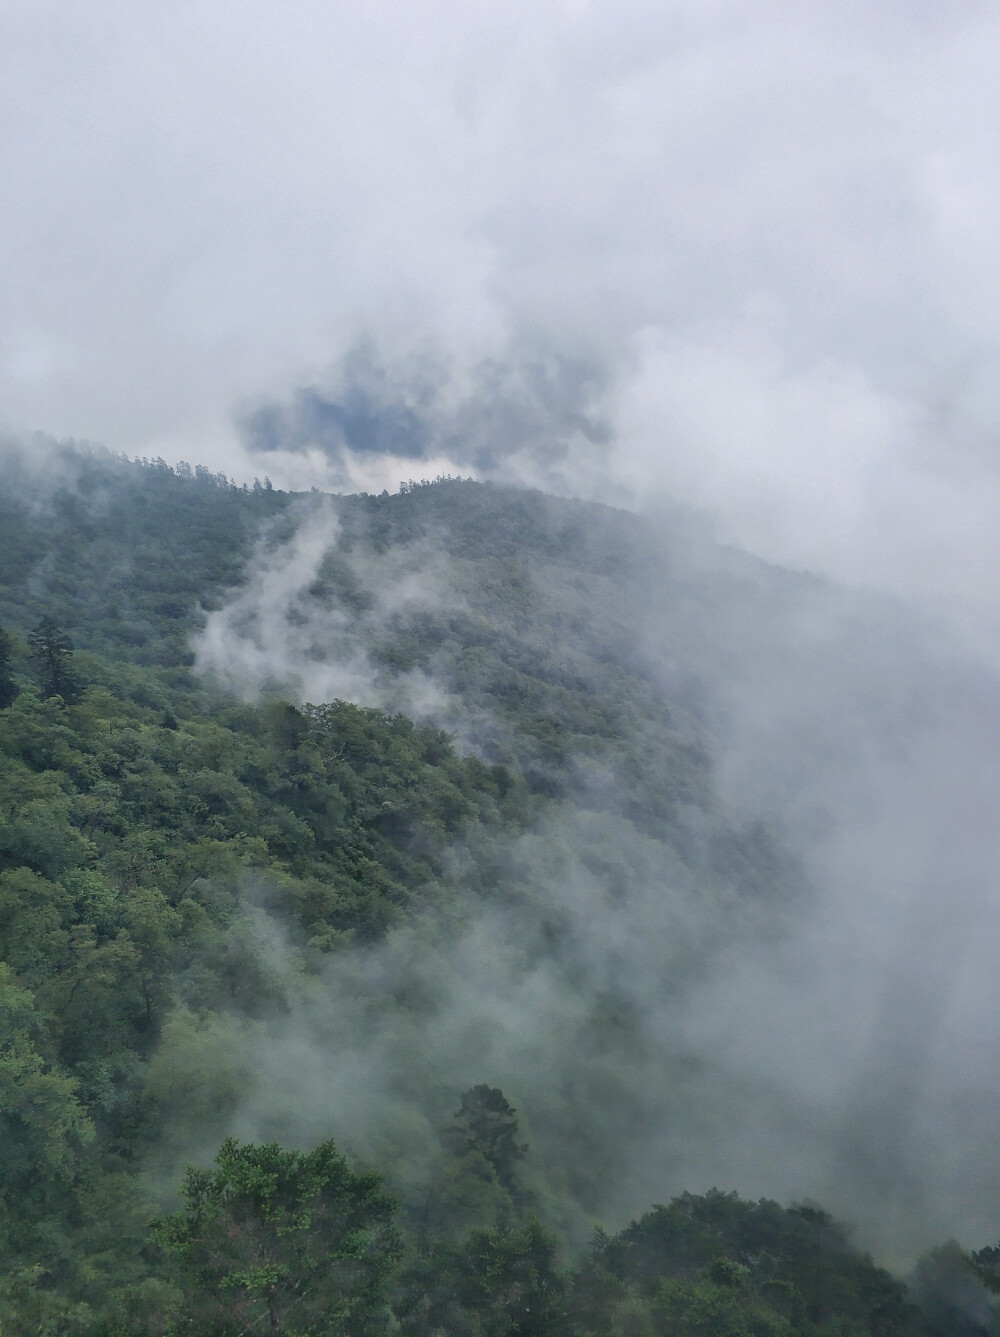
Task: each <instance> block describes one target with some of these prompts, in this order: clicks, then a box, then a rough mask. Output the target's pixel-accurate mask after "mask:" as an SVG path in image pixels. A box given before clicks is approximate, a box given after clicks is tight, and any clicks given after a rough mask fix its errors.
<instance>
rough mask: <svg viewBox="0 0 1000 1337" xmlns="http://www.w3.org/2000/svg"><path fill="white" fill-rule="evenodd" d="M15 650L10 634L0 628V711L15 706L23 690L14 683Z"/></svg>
mask: <svg viewBox="0 0 1000 1337" xmlns="http://www.w3.org/2000/svg"><path fill="white" fill-rule="evenodd" d="M13 649H14V642H13V638H12V637H11V635H10V633H9V632H7V631H4V629H3V627H0V710H6V708H7V707H8V706H10V705H13V703H14V702H15V701H16V700H17V698H18V695H19V693H20V690H21V689H20V688H19V687H18V685H17V683H16V682H15V681H14V673H13V670H12V668H11V662H10V661H11V654H12V652H13Z"/></svg>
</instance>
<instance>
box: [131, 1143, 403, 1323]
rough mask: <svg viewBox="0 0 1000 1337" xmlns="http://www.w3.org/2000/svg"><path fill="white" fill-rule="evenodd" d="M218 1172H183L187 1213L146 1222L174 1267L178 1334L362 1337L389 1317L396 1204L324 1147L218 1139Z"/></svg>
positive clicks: (376, 1181)
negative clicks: (179, 1277) (180, 1305)
mask: <svg viewBox="0 0 1000 1337" xmlns="http://www.w3.org/2000/svg"><path fill="white" fill-rule="evenodd" d="M215 1165H216V1168H215V1169H211V1170H195V1169H189V1170H188V1172H187V1175H186V1178H185V1182H184V1187H183V1196H184V1206H183V1208H182V1209H181V1210H180V1211H179V1212H175V1213H174V1214H173V1215H172V1216H167V1217H164V1218H162V1219H161V1220H160V1221H157V1222H154V1225H153V1235H154V1239H156V1240H157V1241H158V1242H159V1243H160V1244H161V1245H162V1246H163V1247H164V1248H166V1249H167V1250H168V1252H170V1253H172V1254H174V1255H175V1256H176V1257H177V1259H178V1260H179V1263H180V1266H181V1271H182V1274H183V1284H184V1296H185V1298H184V1312H183V1314H182V1315H181V1316H180V1322H181V1324H182V1325H183V1330H184V1331H185V1332H190V1333H192V1334H193V1333H201V1334H206V1337H207V1335H208V1334H211V1337H230V1335H232V1337H236V1334H239V1335H240V1337H250V1335H251V1334H258V1333H259V1334H272V1335H273V1337H286V1335H287V1337H291V1334H293V1333H294V1334H299V1333H309V1334H310V1335H311V1337H325V1334H330V1335H331V1337H332V1335H333V1334H337V1335H338V1337H367V1334H374V1333H378V1332H381V1331H382V1330H383V1327H384V1322H385V1318H386V1313H387V1310H386V1301H385V1284H386V1281H387V1279H388V1276H389V1274H390V1273H391V1272H392V1271H393V1269H394V1267H395V1265H396V1263H397V1261H398V1259H399V1256H400V1253H401V1242H400V1236H399V1233H398V1231H397V1230H396V1228H395V1226H394V1225H393V1214H394V1211H395V1204H394V1202H393V1200H392V1199H391V1198H390V1197H389V1196H388V1195H387V1194H386V1193H385V1192H384V1190H383V1188H382V1181H381V1178H380V1176H379V1175H377V1174H374V1173H365V1172H361V1173H356V1172H354V1171H353V1170H351V1169H350V1168H349V1167H348V1165H347V1162H346V1161H345V1159H344V1157H343V1156H341V1155H340V1153H339V1152H338V1151H337V1149H336V1147H335V1146H334V1144H333V1143H332V1142H324V1143H322V1144H321V1145H320V1146H318V1147H316V1149H315V1150H314V1151H311V1152H309V1153H302V1152H298V1151H285V1150H283V1149H282V1148H281V1147H279V1146H278V1145H277V1143H273V1142H271V1143H268V1144H266V1145H264V1146H255V1145H253V1144H247V1145H245V1146H240V1144H239V1143H238V1142H237V1141H236V1140H235V1139H234V1138H227V1139H226V1141H225V1142H224V1143H223V1144H222V1147H221V1148H220V1150H219V1154H218V1155H217V1156H216V1159H215Z"/></svg>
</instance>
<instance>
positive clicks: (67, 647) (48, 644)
mask: <svg viewBox="0 0 1000 1337" xmlns="http://www.w3.org/2000/svg"><path fill="white" fill-rule="evenodd" d="M28 645H29V646H30V648H31V662H32V664H33V665H34V668H35V675H36V677H37V679H38V686H39V687H40V688H41V692H42V695H43V696H45V697H49V696H61V697H62V698H63V699H64V700H66V701H68V700H70V699H71V698H72V697H73V695H74V691H75V685H76V684H75V680H74V676H73V666H72V664H73V642H72V641H71V640H70V638H69V637H68V636H67V635H66V633H65V632H64V631H62V630H61V629H60V628H59V627H58V626H56V624H55V622H53V621H52V619H51V618H50V617H43V618H42V620H41V622H39V623H38V625H37V626H36V627H35V628H34V629H33V630H32V631H30V632H29V633H28Z"/></svg>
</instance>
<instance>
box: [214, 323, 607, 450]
mask: <svg viewBox="0 0 1000 1337" xmlns="http://www.w3.org/2000/svg"><path fill="white" fill-rule="evenodd" d="M607 388H608V376H607V373H606V372H605V371H603V370H602V369H601V367H600V366H599V364H598V363H597V362H595V361H592V360H589V359H587V358H585V357H582V356H572V355H566V354H564V353H558V352H552V351H547V350H539V349H529V351H527V352H524V351H521V352H516V353H515V352H511V354H510V355H509V356H505V357H491V358H486V359H483V360H482V361H479V362H477V363H475V364H474V365H473V366H472V367H471V368H462V367H460V366H459V365H458V364H457V363H456V362H455V360H453V359H448V358H445V357H444V356H441V355H437V354H433V353H428V352H424V353H417V354H410V355H408V356H404V357H401V358H398V359H395V360H390V359H387V358H385V357H384V356H383V355H382V353H381V352H380V351H379V349H378V348H377V347H375V346H374V345H373V344H370V343H361V344H357V345H355V346H354V347H353V348H352V349H351V350H350V352H349V353H348V354H347V355H346V356H345V357H344V358H342V359H341V361H340V362H339V363H338V364H337V365H336V366H335V367H334V369H333V370H332V372H331V373H330V375H329V377H328V378H327V379H326V381H325V383H324V384H322V385H312V386H305V387H301V388H299V389H298V390H296V391H295V392H294V393H293V394H292V395H290V397H289V398H288V399H287V400H285V401H282V402H269V403H263V404H257V405H254V406H252V407H247V408H245V409H244V410H243V411H242V413H241V414H240V415H239V417H238V421H239V426H240V430H241V433H242V436H243V440H244V443H245V444H246V446H247V447H248V449H250V450H251V451H254V452H277V451H288V452H292V453H296V452H306V451H311V450H317V449H318V450H319V451H321V452H322V453H323V454H325V455H326V456H327V457H328V458H329V459H330V460H332V461H334V462H336V463H344V462H346V460H347V459H348V458H349V457H350V456H352V455H354V456H368V457H372V456H391V457H396V458H399V459H403V460H430V459H435V460H440V459H442V458H444V459H447V460H449V461H451V462H452V463H453V464H455V465H456V466H459V467H461V468H470V469H473V470H475V471H476V472H477V473H480V474H482V475H485V476H491V475H504V474H505V473H506V471H507V467H508V465H509V463H510V461H511V460H512V459H513V458H514V457H517V458H519V459H520V460H521V461H527V462H529V463H530V464H531V465H532V466H533V467H534V468H535V469H536V470H540V471H541V472H542V473H544V472H545V470H546V469H547V468H549V467H552V466H557V465H559V464H561V463H563V462H565V461H566V460H567V459H568V458H569V456H570V453H571V451H572V449H573V447H574V446H575V445H578V444H586V445H587V446H589V447H591V448H594V447H596V448H598V449H600V448H601V447H603V446H606V445H607V444H608V442H609V441H610V439H611V432H610V428H609V426H608V421H607V418H606V416H605V414H604V412H603V411H602V400H603V398H604V396H605V394H606V392H607Z"/></svg>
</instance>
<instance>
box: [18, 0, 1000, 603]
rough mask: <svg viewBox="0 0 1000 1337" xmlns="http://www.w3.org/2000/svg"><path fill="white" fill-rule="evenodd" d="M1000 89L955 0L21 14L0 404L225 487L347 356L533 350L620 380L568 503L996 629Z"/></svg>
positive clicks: (309, 6)
mask: <svg viewBox="0 0 1000 1337" xmlns="http://www.w3.org/2000/svg"><path fill="white" fill-rule="evenodd" d="M998 68H1000V14H998V12H997V10H996V8H995V6H992V5H987V4H985V3H984V4H979V3H971V2H969V3H966V2H964V0H949V3H947V4H942V3H933V4H932V3H925V2H924V0H906V3H902V0H899V2H896V0H886V2H885V3H881V4H879V5H871V4H860V3H858V4H855V3H853V2H852V0H836V3H833V2H832V0H831V2H830V3H820V2H814V3H809V2H808V0H806V3H803V2H802V0H796V3H791V2H789V3H783V2H782V0H765V3H763V4H761V3H757V4H754V5H750V4H746V3H742V4H736V3H713V0H697V3H694V2H693V0H656V3H653V2H652V0H649V2H648V3H647V2H644V0H614V3H610V2H609V0H608V2H604V0H598V2H594V3H588V0H563V2H562V3H556V2H555V0H532V2H531V3H530V4H529V3H527V0H523V2H522V0H479V2H478V3H476V4H467V5H462V4H454V3H450V4H443V3H436V2H435V0H408V2H407V3H406V4H403V3H399V2H397V3H378V2H377V0H365V3H364V4H361V3H347V2H344V3H334V4H331V3H329V0H316V2H314V0H289V2H288V3H286V4H283V5H281V6H277V5H274V4H272V3H263V0H240V3H239V4H235V3H225V2H224V0H213V3H206V0H196V2H194V3H191V2H190V0H175V2H174V3H172V4H171V5H169V6H166V5H163V6H147V5H135V4H134V3H126V2H125V0H121V2H120V3H117V2H116V0H93V3H90V4H88V5H85V6H84V5H78V4H71V3H67V2H66V0H53V2H49V3H47V0H7V3H6V4H5V5H4V6H3V9H2V13H0V125H2V139H0V151H2V162H0V171H2V181H3V189H2V192H0V253H2V254H3V257H4V264H3V265H2V267H0V317H2V319H0V404H2V410H0V413H2V416H3V418H4V419H5V420H6V421H7V423H8V424H9V425H10V426H13V427H15V428H38V429H42V430H44V431H48V432H51V433H54V434H57V435H69V436H75V437H86V438H90V439H94V440H100V441H103V442H105V443H107V444H108V445H111V446H113V447H115V448H117V449H121V450H125V451H127V452H128V453H130V454H138V455H143V454H146V455H157V454H161V455H163V456H164V457H165V458H167V459H168V460H170V461H173V460H176V459H179V458H187V459H190V460H192V461H195V462H198V461H202V462H206V463H209V464H211V465H212V466H213V467H225V468H227V469H230V470H232V471H236V472H237V473H238V474H239V475H240V476H245V475H247V474H249V475H252V474H253V473H255V472H263V467H262V466H261V464H260V461H257V462H253V461H251V462H249V463H247V462H246V461H245V460H244V459H243V454H242V447H241V444H240V438H239V434H238V431H237V428H236V426H235V423H236V420H237V415H238V413H239V411H240V410H241V409H242V408H243V407H245V406H246V404H248V403H256V402H260V401H263V400H268V399H277V400H280V399H282V397H287V396H288V395H289V394H290V393H291V392H292V391H293V390H294V388H295V387H296V386H300V385H307V384H312V383H315V382H322V380H323V378H324V376H326V375H327V374H328V370H329V368H330V367H331V365H333V364H334V363H335V362H336V360H337V359H338V358H339V357H341V356H342V355H343V354H344V352H345V350H347V349H348V348H349V347H350V346H351V345H352V344H353V343H354V342H355V341H356V340H357V339H358V337H359V336H366V337H368V338H371V339H373V340H374V341H376V343H377V344H378V345H379V347H380V348H381V349H382V350H383V353H384V354H385V356H387V357H388V358H389V359H392V358H393V357H395V356H396V355H398V354H403V353H407V352H409V351H412V350H414V349H421V348H423V347H424V346H425V345H428V344H430V345H433V346H434V347H435V348H436V349H437V350H439V351H443V353H444V354H445V355H447V356H448V357H450V358H452V359H457V364H458V366H459V367H460V368H461V367H463V366H465V367H468V366H472V365H474V364H475V363H476V362H478V361H479V360H480V359H482V358H484V357H487V356H501V357H509V356H511V355H512V353H511V350H516V349H517V348H518V347H519V346H520V345H521V343H522V342H523V341H524V340H526V339H530V340H531V341H533V344H534V346H545V347H548V348H551V349H554V350H557V351H558V352H559V353H560V355H564V356H567V357H577V356H582V357H585V358H589V359H592V360H593V361H594V362H596V363H597V364H598V365H599V366H600V367H601V368H602V369H603V376H604V381H603V384H604V387H605V388H604V390H603V395H604V399H603V411H604V413H605V415H606V417H607V418H608V420H609V421H610V423H611V427H612V439H611V441H610V443H609V444H608V445H607V446H604V447H602V448H601V449H599V450H596V451H595V450H587V451H584V452H583V453H582V455H581V456H580V458H579V459H576V458H575V457H574V456H573V454H572V452H571V455H570V457H569V459H568V461H567V463H566V466H565V469H564V471H563V476H562V478H561V480H559V481H560V485H561V486H562V487H564V488H568V489H575V490H578V491H580V492H582V493H584V494H587V495H608V492H609V489H611V490H613V491H614V494H615V495H620V496H623V497H626V498H628V497H629V496H635V497H639V498H641V497H646V496H648V495H650V494H651V493H653V492H655V491H656V490H657V489H661V488H662V489H664V490H667V491H669V492H672V493H674V494H676V495H678V496H680V497H681V498H683V499H685V500H688V501H691V502H693V503H695V504H697V505H699V506H705V507H707V508H709V509H711V510H714V511H716V512H717V513H718V514H719V515H720V516H721V522H722V524H723V531H724V532H726V533H728V534H730V535H732V536H733V537H734V538H736V539H738V540H740V541H742V542H744V543H747V544H749V545H750V546H752V547H754V548H756V549H757V550H758V551H761V552H763V553H765V554H766V555H769V556H774V557H777V558H779V559H781V560H785V561H789V562H792V563H798V564H806V565H814V566H818V567H820V568H823V569H828V570H832V571H834V572H836V573H838V574H843V575H847V576H849V577H851V578H867V579H873V580H876V581H879V582H881V583H885V584H888V585H891V586H893V587H895V588H897V589H900V588H901V589H905V590H911V591H917V592H919V593H921V594H922V595H925V596H926V595H931V596H933V595H938V594H939V595H943V596H944V598H945V599H946V600H947V601H949V602H950V603H952V604H955V603H957V602H959V601H961V600H968V601H970V602H971V604H972V607H973V609H974V611H975V612H976V614H977V616H978V617H979V618H980V619H983V618H985V617H986V616H987V615H988V614H989V612H990V610H991V608H992V607H993V606H994V605H995V603H996V597H995V596H996V594H997V593H998V590H997V576H995V575H994V572H995V571H1000V560H998V558H1000V552H998V539H997V537H996V536H997V534H998V533H1000V527H998V526H997V524H996V518H997V513H998V509H1000V459H998V451H997V445H996V438H997V422H998V418H1000V326H998V314H1000V216H998V215H1000V153H998V151H997V145H998V144H1000V81H998V80H997V78H996V70H997V69H998ZM456 374H459V373H456ZM512 450H514V451H515V453H516V443H515V444H512ZM431 463H432V464H433V465H434V467H435V468H436V467H437V465H438V464H439V463H441V462H440V461H437V460H434V461H432V462H431ZM444 463H447V461H444ZM376 464H377V462H376ZM267 465H268V468H269V471H270V472H271V473H272V476H274V477H275V478H276V480H277V481H288V482H296V483H302V482H308V481H310V480H311V479H313V478H315V481H317V482H319V483H321V484H322V483H323V482H324V481H327V475H326V474H324V465H323V461H322V460H321V459H319V458H318V457H317V456H310V455H309V454H308V453H306V454H304V455H298V456H289V457H287V458H285V459H282V458H281V457H280V456H279V457H274V458H272V459H269V460H268V461H267ZM369 466H370V467H369ZM365 467H366V468H367V469H369V472H368V473H364V472H363V471H360V468H359V473H358V477H359V478H360V479H361V480H362V481H365V480H367V479H368V478H369V477H371V478H372V479H373V480H375V481H376V482H378V485H379V486H381V474H380V473H379V469H378V468H377V467H375V464H372V462H370V461H369V462H366V466H365ZM433 471H434V468H431V469H430V472H433ZM381 472H382V473H383V474H385V476H386V477H387V478H389V479H392V480H394V479H396V478H398V477H405V476H408V474H410V473H412V472H413V468H412V465H410V466H409V467H408V468H407V469H406V470H404V471H403V472H402V473H400V472H399V470H398V468H397V467H396V466H395V464H394V463H392V464H389V465H386V466H385V468H383V469H382V471H381ZM419 472H420V471H419V470H418V474H419Z"/></svg>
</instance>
